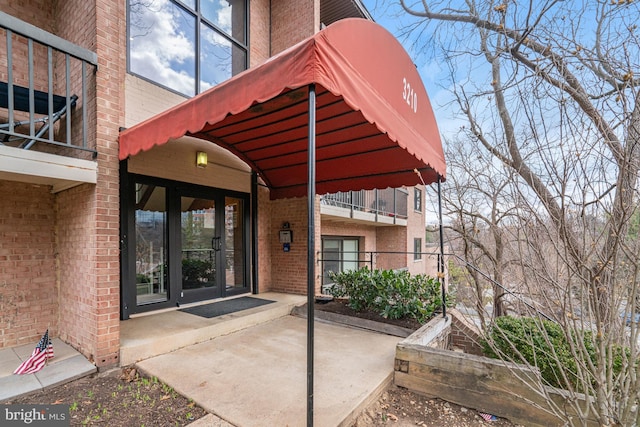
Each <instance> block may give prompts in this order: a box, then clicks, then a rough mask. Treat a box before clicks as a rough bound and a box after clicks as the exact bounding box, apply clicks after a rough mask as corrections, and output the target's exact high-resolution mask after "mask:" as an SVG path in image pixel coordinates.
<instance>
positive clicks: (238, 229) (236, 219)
mask: <svg viewBox="0 0 640 427" xmlns="http://www.w3.org/2000/svg"><path fill="white" fill-rule="evenodd" d="M224 200H225V201H224V205H225V206H224V224H225V225H224V228H225V247H224V249H225V277H224V279H225V284H226V290H231V289H238V288H244V287H246V286H247V284H246V281H245V265H244V264H245V248H244V228H245V227H244V206H243V200H242V199H239V198H236V197H225V199H224Z"/></svg>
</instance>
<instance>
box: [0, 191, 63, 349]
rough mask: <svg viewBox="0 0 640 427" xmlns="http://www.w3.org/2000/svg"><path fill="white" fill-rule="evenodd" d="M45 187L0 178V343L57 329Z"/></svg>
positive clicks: (51, 217)
mask: <svg viewBox="0 0 640 427" xmlns="http://www.w3.org/2000/svg"><path fill="white" fill-rule="evenodd" d="M50 190H51V189H50V187H48V186H36V185H30V184H25V183H19V182H11V181H0V200H2V203H0V348H2V347H13V346H16V345H22V344H28V343H32V344H35V343H36V342H38V339H39V338H40V337H41V336H42V334H43V333H44V331H45V330H46V329H47V328H49V332H50V333H51V335H52V336H57V334H58V323H57V322H58V289H57V287H56V267H55V255H54V254H55V249H54V223H55V212H54V197H53V195H52V194H51V191H50Z"/></svg>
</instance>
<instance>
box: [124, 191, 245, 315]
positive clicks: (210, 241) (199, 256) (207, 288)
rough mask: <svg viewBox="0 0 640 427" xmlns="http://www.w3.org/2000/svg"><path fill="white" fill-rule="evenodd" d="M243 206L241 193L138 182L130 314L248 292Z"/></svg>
mask: <svg viewBox="0 0 640 427" xmlns="http://www.w3.org/2000/svg"><path fill="white" fill-rule="evenodd" d="M247 204H248V197H247V195H245V194H238V193H232V192H228V191H223V190H215V189H207V188H202V187H195V186H185V185H171V184H168V183H165V182H162V183H149V182H144V181H143V180H139V181H138V182H136V183H135V205H134V209H132V211H133V215H132V217H133V218H132V222H133V224H132V227H131V231H133V233H130V234H133V238H132V237H128V238H127V240H128V244H127V245H126V246H127V248H129V249H128V259H129V260H130V261H129V265H131V267H130V271H131V273H130V274H128V277H129V278H130V280H132V281H135V291H134V290H133V289H134V288H133V287H132V286H126V289H127V292H128V293H129V294H130V296H131V297H130V300H133V299H135V303H134V304H129V307H130V310H129V311H130V313H135V312H141V311H148V310H150V309H156V308H163V307H166V306H175V305H180V304H183V303H189V302H195V301H201V300H205V299H213V298H220V297H225V296H229V295H234V294H237V293H243V292H248V291H249V290H250V289H249V284H248V277H249V274H248V271H247V265H248V263H247V252H248V251H247V248H248V239H247V236H248V230H247V225H248V223H249V221H248V217H247V211H248V209H247ZM130 218H131V217H130ZM131 240H134V241H135V243H134V244H133V245H132V244H131V243H133V242H132V241H131ZM131 248H134V250H131ZM134 277H135V279H134ZM131 302H132V303H133V301H131Z"/></svg>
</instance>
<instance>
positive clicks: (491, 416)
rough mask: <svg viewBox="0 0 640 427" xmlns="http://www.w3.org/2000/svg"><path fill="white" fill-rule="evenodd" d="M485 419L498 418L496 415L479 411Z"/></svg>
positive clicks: (492, 419)
mask: <svg viewBox="0 0 640 427" xmlns="http://www.w3.org/2000/svg"><path fill="white" fill-rule="evenodd" d="M478 414H480V416H481V417H482V419H483V420H485V421H495V420H497V419H498V417H496V416H495V415H491V414H487V413H486V412H478Z"/></svg>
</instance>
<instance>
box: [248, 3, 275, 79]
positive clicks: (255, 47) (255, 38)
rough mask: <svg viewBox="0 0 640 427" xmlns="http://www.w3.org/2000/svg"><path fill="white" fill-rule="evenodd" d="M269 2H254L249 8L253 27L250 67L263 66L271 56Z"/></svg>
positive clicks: (251, 31) (250, 36) (250, 40)
mask: <svg viewBox="0 0 640 427" xmlns="http://www.w3.org/2000/svg"><path fill="white" fill-rule="evenodd" d="M270 4H271V2H270V1H269V0H252V1H251V5H250V7H249V12H250V17H249V22H250V25H251V28H250V34H249V43H250V46H249V58H250V60H251V63H250V64H249V66H250V67H255V66H256V65H259V64H262V63H263V62H264V61H266V60H267V58H269V56H271V29H270V28H269V26H270V24H271V12H270V10H269V6H270Z"/></svg>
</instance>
